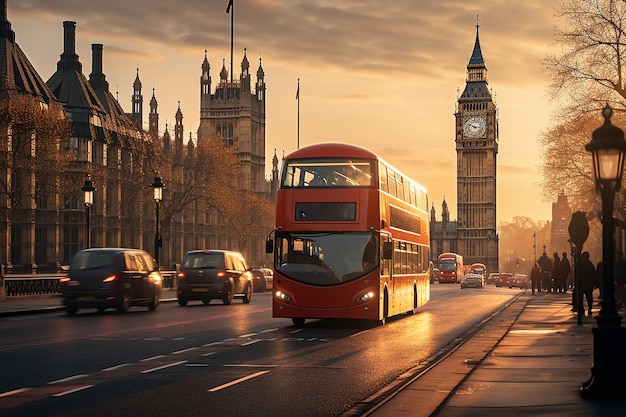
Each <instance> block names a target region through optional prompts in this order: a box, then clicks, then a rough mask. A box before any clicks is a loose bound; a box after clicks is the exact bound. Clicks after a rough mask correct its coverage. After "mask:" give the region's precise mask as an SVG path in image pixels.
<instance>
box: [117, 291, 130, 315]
mask: <svg viewBox="0 0 626 417" xmlns="http://www.w3.org/2000/svg"><path fill="white" fill-rule="evenodd" d="M129 309H130V292H129V291H124V292H123V293H122V299H121V300H120V304H119V305H118V306H117V311H118V312H119V313H127V312H128V310H129Z"/></svg>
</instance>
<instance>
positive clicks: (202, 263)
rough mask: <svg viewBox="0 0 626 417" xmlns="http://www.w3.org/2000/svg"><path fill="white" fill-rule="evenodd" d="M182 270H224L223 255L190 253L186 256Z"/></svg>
mask: <svg viewBox="0 0 626 417" xmlns="http://www.w3.org/2000/svg"><path fill="white" fill-rule="evenodd" d="M181 268H185V269H211V268H224V254H223V253H204V252H198V253H188V254H187V255H185V258H184V259H183V262H182V264H181Z"/></svg>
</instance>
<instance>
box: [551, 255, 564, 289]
mask: <svg viewBox="0 0 626 417" xmlns="http://www.w3.org/2000/svg"><path fill="white" fill-rule="evenodd" d="M553 256H554V260H553V261H552V264H553V265H554V267H553V268H552V274H550V283H549V284H550V286H549V287H548V288H549V292H553V291H554V292H556V283H557V282H558V280H559V271H560V269H561V268H560V265H561V258H559V254H558V253H557V252H554V255H553Z"/></svg>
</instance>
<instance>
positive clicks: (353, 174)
mask: <svg viewBox="0 0 626 417" xmlns="http://www.w3.org/2000/svg"><path fill="white" fill-rule="evenodd" d="M273 232H274V239H268V245H267V250H268V252H271V251H273V253H274V288H273V290H274V293H273V297H272V314H273V316H274V317H287V318H291V319H292V321H293V323H294V324H296V325H302V324H303V323H304V321H305V320H306V319H313V318H317V319H319V318H357V319H369V320H376V321H378V322H380V323H384V322H385V321H386V319H387V318H388V317H391V316H393V315H397V314H400V313H405V312H410V311H414V310H415V309H416V308H418V307H420V306H422V305H423V304H425V303H426V302H428V300H429V299H430V279H429V250H430V230H429V217H428V199H427V195H426V190H425V189H424V188H423V187H422V186H420V185H418V184H417V183H415V182H413V181H411V180H410V179H408V178H407V177H406V176H404V175H402V174H400V172H398V171H397V170H395V169H394V168H393V167H391V166H390V165H389V164H387V163H386V162H385V161H383V160H382V159H380V158H379V157H378V156H377V155H376V154H374V153H373V152H371V151H368V150H366V149H363V148H360V147H357V146H353V145H347V144H338V143H326V144H318V145H312V146H308V147H305V148H301V149H299V150H297V151H295V152H292V153H291V154H289V155H287V156H286V157H285V159H284V160H283V168H282V174H281V184H280V188H279V190H278V195H277V207H276V229H275V230H274V231H273ZM274 240H275V244H274Z"/></svg>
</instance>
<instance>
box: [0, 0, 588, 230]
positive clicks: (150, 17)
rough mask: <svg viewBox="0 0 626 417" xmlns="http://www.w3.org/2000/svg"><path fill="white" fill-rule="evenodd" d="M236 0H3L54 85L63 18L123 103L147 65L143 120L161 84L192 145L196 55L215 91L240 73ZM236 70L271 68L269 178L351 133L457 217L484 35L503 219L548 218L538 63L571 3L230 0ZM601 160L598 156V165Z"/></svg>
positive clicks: (163, 102) (84, 59) (542, 77)
mask: <svg viewBox="0 0 626 417" xmlns="http://www.w3.org/2000/svg"><path fill="white" fill-rule="evenodd" d="M227 4H228V0H210V1H205V0H204V1H202V0H179V1H177V2H158V1H154V0H134V1H132V2H130V1H121V0H109V1H107V2H85V1H77V0H56V1H54V2H49V1H45V0H26V1H22V0H21V1H17V0H8V20H9V21H10V22H11V24H12V29H13V30H14V31H15V33H16V42H17V43H18V44H19V45H20V47H21V48H22V50H23V51H24V53H25V54H26V56H27V57H28V58H29V60H30V61H31V63H32V64H33V66H34V67H35V69H36V70H37V72H38V73H39V74H40V75H41V77H42V78H43V79H44V81H46V80H48V79H49V78H50V76H51V75H52V74H53V73H54V72H55V71H56V64H57V62H58V61H59V56H60V54H61V53H62V52H63V21H66V20H71V21H75V22H76V24H77V26H76V53H77V54H78V55H79V57H80V61H81V63H82V65H83V74H85V76H86V77H89V74H90V73H91V44H93V43H101V44H103V45H104V51H103V72H104V73H105V75H106V80H107V81H108V82H109V85H110V90H111V92H112V93H113V94H114V95H116V96H118V98H119V102H120V104H121V105H122V107H123V108H124V109H125V111H126V112H130V109H131V96H132V92H133V91H132V84H133V81H134V79H135V76H136V71H137V68H138V69H139V77H140V79H141V82H142V85H143V90H142V93H143V97H144V108H143V113H144V127H147V115H148V110H149V107H148V103H149V100H150V98H151V97H152V89H153V88H154V89H155V96H156V98H157V100H158V105H159V106H158V111H159V115H160V125H161V126H160V133H163V130H164V128H165V124H166V123H168V124H169V126H170V132H172V131H173V123H174V120H175V118H174V117H175V113H176V110H177V108H178V103H179V101H180V107H181V110H182V112H183V116H184V118H183V126H184V129H185V140H188V138H189V133H190V132H191V134H192V137H193V138H194V139H195V138H196V132H197V128H198V124H199V103H200V85H199V80H200V75H201V64H202V61H203V59H204V56H205V50H206V51H207V52H206V54H207V57H208V60H209V62H210V65H211V77H212V80H213V85H215V84H217V82H218V81H219V72H220V70H221V68H222V63H223V62H224V64H225V66H226V68H227V69H230V16H229V15H228V14H226V6H227ZM234 4H235V9H234V13H235V14H234V18H235V35H234V55H233V58H234V59H233V61H234V65H233V68H234V78H235V79H238V78H239V73H240V70H241V60H242V58H243V52H244V48H246V50H247V57H248V60H249V61H250V71H251V73H252V74H253V78H252V80H253V82H254V81H256V70H257V68H258V66H259V58H262V66H263V69H264V71H265V82H266V84H267V94H266V103H267V107H266V115H267V119H266V172H268V173H269V170H270V169H271V158H272V156H273V154H274V150H276V152H277V154H278V156H279V159H280V158H281V157H282V154H283V153H285V154H288V153H289V152H291V151H293V150H294V149H295V148H296V141H297V127H298V125H297V117H298V114H297V101H296V98H295V95H296V88H297V82H298V78H299V79H300V145H301V146H306V145H309V144H313V143H318V142H334V141H340V142H348V143H353V144H356V145H359V146H364V147H366V148H369V149H371V150H373V151H374V152H376V153H378V154H379V155H380V156H381V157H382V158H384V159H385V160H387V161H388V162H389V163H391V164H392V165H394V166H396V167H397V168H398V169H399V170H401V171H402V172H403V173H404V174H406V175H408V176H409V177H411V178H413V179H414V180H416V181H418V182H420V183H422V184H423V185H424V186H426V188H427V189H428V192H429V198H430V202H431V204H434V206H435V209H436V211H437V219H438V220H439V219H440V218H441V203H442V200H443V198H444V196H445V199H446V201H447V202H448V206H449V208H450V211H451V217H452V219H456V152H455V144H454V116H453V114H454V108H455V103H456V99H457V96H458V94H459V91H462V90H463V88H464V87H465V71H466V66H467V62H468V59H469V56H470V55H471V52H472V49H473V46H474V40H475V37H476V16H477V15H478V16H479V25H480V29H479V35H480V43H481V48H482V52H483V56H484V58H485V62H486V65H487V69H488V79H489V84H490V87H491V88H492V89H493V93H494V95H495V98H496V102H497V104H498V107H499V112H500V147H499V153H498V174H497V175H498V177H497V181H498V189H497V198H498V208H497V219H498V223H499V222H502V221H510V220H511V219H512V218H513V217H514V216H527V217H531V218H533V219H535V220H549V219H551V203H552V202H555V201H556V197H557V196H556V194H557V193H558V191H560V190H555V195H554V197H553V199H552V200H551V201H542V200H541V196H540V188H539V185H540V184H539V183H540V181H541V178H540V176H539V173H538V172H537V171H538V165H539V162H540V159H539V158H540V149H539V146H538V139H539V136H540V134H541V133H542V132H543V131H545V130H546V129H547V128H548V127H549V126H550V120H551V113H552V109H551V106H550V103H549V102H548V97H547V86H548V85H549V83H550V79H549V78H548V76H547V74H545V73H544V71H543V69H542V67H541V64H540V60H541V59H542V58H544V57H545V55H546V53H547V52H548V50H549V46H550V44H552V43H553V42H554V39H553V27H554V25H555V24H556V22H555V21H554V20H553V15H554V7H555V5H558V4H560V1H556V0H554V1H547V2H546V1H539V0H529V1H525V2H520V4H517V2H503V1H499V0H482V1H462V0H453V1H448V0H442V1H440V2H429V1H415V0H395V1H393V2H389V3H387V2H380V1H373V0H343V1H341V2H337V1H330V0H319V1H305V0H295V1H294V0H292V1H289V2H284V1H281V0H234ZM590 163H591V159H590Z"/></svg>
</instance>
